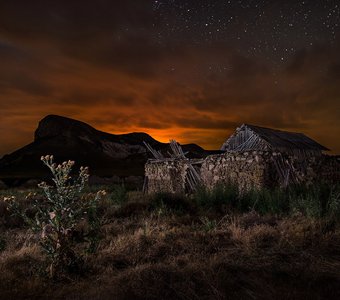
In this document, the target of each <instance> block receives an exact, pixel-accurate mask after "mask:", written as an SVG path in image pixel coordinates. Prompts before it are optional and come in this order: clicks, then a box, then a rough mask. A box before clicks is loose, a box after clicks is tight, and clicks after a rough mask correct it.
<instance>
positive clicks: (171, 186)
mask: <svg viewBox="0 0 340 300" xmlns="http://www.w3.org/2000/svg"><path fill="white" fill-rule="evenodd" d="M188 162H189V160H185V159H178V160H171V159H169V160H165V161H161V162H160V161H152V160H151V161H148V162H147V163H146V165H145V180H146V192H148V193H150V194H152V193H160V192H164V193H174V194H177V193H178V194H182V193H185V189H186V184H185V182H186V175H187V169H188V166H189V163H188Z"/></svg>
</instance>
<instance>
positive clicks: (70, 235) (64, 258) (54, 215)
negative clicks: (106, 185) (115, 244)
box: [7, 155, 105, 277]
mask: <svg viewBox="0 0 340 300" xmlns="http://www.w3.org/2000/svg"><path fill="white" fill-rule="evenodd" d="M41 160H42V161H43V163H44V164H45V165H46V166H47V167H48V168H49V169H50V171H51V172H52V175H53V178H52V181H53V183H54V185H53V186H50V185H48V184H47V183H46V182H42V183H40V184H39V185H38V186H39V188H41V189H42V190H43V192H44V195H45V198H44V199H43V201H39V200H37V199H36V200H35V201H34V203H33V210H34V211H35V213H34V215H32V216H31V215H28V214H27V213H26V212H25V211H22V210H21V209H20V206H19V204H18V202H17V201H16V200H15V197H13V196H12V197H10V198H9V199H7V200H8V202H9V209H10V210H11V211H12V212H13V213H14V214H15V215H18V216H20V217H21V218H23V220H24V221H25V223H26V224H28V225H29V227H30V228H31V229H32V230H33V231H34V232H37V233H39V234H40V245H41V247H42V249H43V251H44V253H45V254H46V256H47V258H48V261H49V273H50V276H51V277H55V276H58V275H60V274H63V273H64V271H76V270H78V269H79V268H80V267H81V263H82V255H81V254H80V253H78V251H79V250H78V248H79V247H78V244H79V243H80V241H82V242H87V245H88V247H87V248H86V249H85V252H86V251H87V252H94V251H95V249H96V245H97V242H98V231H99V229H100V220H99V218H98V216H97V206H98V202H99V200H100V198H101V197H102V196H103V195H104V194H105V192H104V191H99V192H97V193H96V194H94V195H93V194H89V195H87V196H85V195H84V194H83V191H84V188H85V185H86V184H87V182H88V178H89V174H88V169H87V168H83V167H81V168H80V171H79V174H78V176H77V177H76V178H72V177H71V171H72V167H73V165H74V162H73V161H68V162H64V163H62V164H59V165H56V164H55V163H54V162H53V156H51V155H47V156H45V157H42V158H41ZM79 228H82V230H81V238H79V236H78V238H77V239H76V238H75V236H76V235H77V233H79V232H78V231H79ZM78 235H79V234H78ZM77 250H78V251H77Z"/></svg>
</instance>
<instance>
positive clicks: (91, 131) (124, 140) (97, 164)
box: [0, 115, 208, 183]
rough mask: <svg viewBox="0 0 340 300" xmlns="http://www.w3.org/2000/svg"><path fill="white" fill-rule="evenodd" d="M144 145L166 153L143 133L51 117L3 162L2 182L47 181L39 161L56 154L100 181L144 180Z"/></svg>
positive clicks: (194, 149)
mask: <svg viewBox="0 0 340 300" xmlns="http://www.w3.org/2000/svg"><path fill="white" fill-rule="evenodd" d="M143 141H145V142H147V143H149V144H150V145H151V146H152V147H154V148H155V149H157V150H161V151H164V152H166V151H167V148H168V144H165V143H161V142H159V141H157V140H155V139H154V138H152V137H151V136H150V135H148V134H146V133H143V132H134V133H129V134H119V135H115V134H109V133H106V132H102V131H99V130H97V129H95V128H93V127H91V126H90V125H88V124H86V123H84V122H80V121H77V120H73V119H70V118H66V117H62V116H56V115H49V116H47V117H45V118H43V119H42V120H41V121H40V122H39V125H38V128H37V129H36V131H35V138H34V141H33V142H32V143H31V144H29V145H27V146H24V147H23V148H21V149H18V150H17V151H15V152H13V153H11V154H8V155H5V156H4V157H3V158H2V159H0V179H2V180H3V181H4V182H7V183H11V182H14V181H18V180H19V181H20V180H21V181H25V180H27V179H32V178H43V177H45V176H46V175H47V174H48V172H47V170H46V167H44V166H43V165H42V163H41V161H40V157H41V156H42V155H46V154H53V155H54V156H55V159H56V161H57V162H62V161H65V160H69V159H71V160H75V161H76V163H77V165H78V166H80V165H84V166H89V167H90V172H91V174H92V175H96V176H100V177H110V176H119V177H126V176H143V174H144V164H145V162H146V160H147V159H148V158H150V157H151V156H150V154H149V153H148V151H147V150H146V148H145V147H144V145H143ZM183 149H184V151H187V152H189V154H188V155H189V156H191V157H204V156H206V155H207V153H208V152H206V151H205V150H204V149H203V148H201V147H199V146H198V145H195V144H188V145H183Z"/></svg>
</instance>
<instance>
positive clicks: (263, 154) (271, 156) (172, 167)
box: [145, 151, 340, 193]
mask: <svg viewBox="0 0 340 300" xmlns="http://www.w3.org/2000/svg"><path fill="white" fill-rule="evenodd" d="M192 162H193V160H188V159H175V160H174V159H168V160H165V161H155V160H151V161H149V162H148V163H147V164H146V165H145V177H146V178H145V180H146V185H145V187H146V189H145V190H146V191H147V192H148V193H156V192H167V193H185V192H187V190H188V188H187V180H186V177H187V171H188V167H189V163H192ZM280 168H281V170H283V173H282V172H281V173H280V171H278V169H280ZM288 169H289V171H288ZM199 172H200V175H201V179H202V185H203V186H205V187H207V188H208V189H211V188H214V187H216V186H217V185H226V184H233V185H236V186H238V187H239V189H240V191H248V190H250V189H262V188H275V187H282V186H285V185H286V184H287V183H288V184H291V183H298V184H313V183H316V182H321V181H325V182H328V183H331V184H334V183H340V157H336V156H327V155H322V156H310V157H307V158H304V159H301V158H298V157H294V156H289V155H287V154H282V153H277V152H272V151H251V152H248V151H247V152H226V153H223V154H218V155H211V156H208V157H207V158H206V159H205V160H204V162H203V164H202V166H201V168H200V171H199ZM285 172H289V176H288V177H285V176H282V174H286V173H285ZM286 178H288V181H287V182H286Z"/></svg>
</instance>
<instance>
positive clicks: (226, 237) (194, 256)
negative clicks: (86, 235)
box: [0, 193, 340, 300]
mask: <svg viewBox="0 0 340 300" xmlns="http://www.w3.org/2000/svg"><path fill="white" fill-rule="evenodd" d="M148 201H149V200H148V199H145V200H144V201H142V200H140V198H138V197H137V196H136V194H135V193H134V194H133V199H130V201H129V202H128V203H126V204H123V206H119V205H116V204H112V203H110V201H104V202H103V206H102V208H101V209H102V211H103V212H105V223H106V224H105V225H104V226H103V229H102V234H101V238H102V239H101V242H100V246H99V249H98V252H97V253H96V254H95V255H93V256H89V257H87V258H86V262H85V266H86V270H85V271H86V272H84V274H80V275H77V276H76V275H74V276H73V277H70V278H69V279H68V280H67V281H63V282H51V281H48V280H47V279H45V278H44V277H42V276H41V275H40V274H41V272H42V271H43V269H44V264H43V257H42V255H41V253H40V250H39V247H38V241H37V237H36V236H35V235H34V234H32V233H31V232H29V231H27V229H25V228H24V227H23V226H22V224H21V223H20V222H17V223H14V224H12V223H11V224H9V223H6V222H9V221H8V220H9V219H8V220H7V219H6V220H7V221H6V222H5V221H3V222H2V224H1V227H0V228H1V229H0V230H1V231H0V236H1V238H2V239H3V240H5V242H6V246H5V249H4V250H3V251H2V252H1V253H0V298H1V299H48V298H49V299H98V300H99V299H274V298H276V299H340V228H339V227H338V226H337V225H336V226H334V227H332V228H327V226H326V225H324V224H323V223H322V221H316V220H312V219H307V218H305V217H303V216H299V215H297V216H295V217H286V218H278V217H273V216H260V215H258V214H256V213H254V212H251V213H247V214H242V215H237V214H232V215H218V214H215V215H214V213H209V214H208V213H204V212H197V213H190V214H188V213H186V212H183V211H182V212H180V213H178V212H171V211H164V209H163V208H161V209H160V210H157V209H150V205H149V204H148ZM1 205H3V204H1ZM0 210H1V213H2V214H4V215H2V217H4V216H6V218H8V216H7V215H6V210H5V209H2V208H1V206H0ZM202 220H203V221H202ZM9 225H10V226H9Z"/></svg>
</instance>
